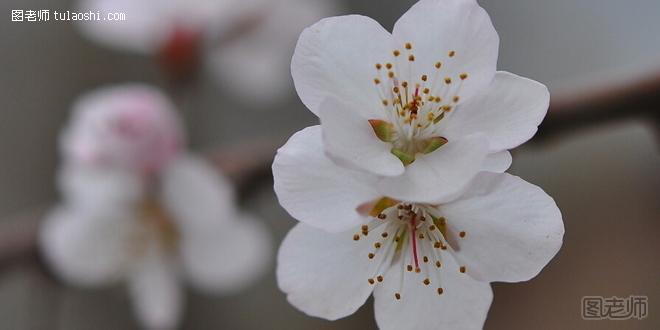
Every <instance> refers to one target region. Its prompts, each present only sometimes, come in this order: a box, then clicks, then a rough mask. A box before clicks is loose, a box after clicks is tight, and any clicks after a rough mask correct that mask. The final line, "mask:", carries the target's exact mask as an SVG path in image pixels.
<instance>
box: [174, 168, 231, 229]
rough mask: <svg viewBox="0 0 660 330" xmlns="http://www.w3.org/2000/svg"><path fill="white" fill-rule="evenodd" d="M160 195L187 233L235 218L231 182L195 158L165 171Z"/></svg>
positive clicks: (180, 226) (175, 219)
mask: <svg viewBox="0 0 660 330" xmlns="http://www.w3.org/2000/svg"><path fill="white" fill-rule="evenodd" d="M161 193H162V195H161V198H162V200H163V203H164V205H165V207H166V208H167V209H168V211H169V212H171V214H172V215H173V218H174V221H176V222H177V224H178V225H179V228H180V229H181V230H182V231H184V232H186V231H189V230H196V229H198V228H202V229H203V228H207V227H208V226H214V225H215V224H217V223H222V222H228V221H229V220H230V219H231V217H232V216H233V214H234V209H235V205H234V203H235V201H234V194H233V190H232V187H231V186H230V184H229V182H228V181H227V180H226V179H225V178H224V177H222V176H221V175H220V174H219V173H218V171H217V170H216V169H214V168H213V167H211V165H210V164H208V163H207V162H206V161H204V160H202V159H201V158H198V157H195V156H192V155H187V156H184V157H180V158H179V159H177V160H175V161H174V162H172V164H170V166H168V167H167V168H166V169H165V172H164V173H163V175H162V190H161Z"/></svg>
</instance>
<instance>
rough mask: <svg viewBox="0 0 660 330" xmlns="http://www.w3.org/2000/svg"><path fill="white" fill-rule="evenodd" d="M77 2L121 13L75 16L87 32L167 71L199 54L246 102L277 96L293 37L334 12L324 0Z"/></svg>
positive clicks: (286, 85)
mask: <svg viewBox="0 0 660 330" xmlns="http://www.w3.org/2000/svg"><path fill="white" fill-rule="evenodd" d="M78 7H79V10H80V11H88V10H92V11H93V12H97V11H98V12H100V13H101V15H106V14H107V13H126V20H125V21H103V20H102V21H83V22H81V23H82V25H81V27H82V31H83V33H84V34H85V35H87V36H89V37H90V38H92V39H94V40H96V41H99V42H101V43H104V44H106V45H108V46H111V47H115V48H120V49H124V50H129V51H136V52H141V53H145V54H155V55H158V56H160V57H161V59H162V60H164V61H165V64H167V65H169V66H175V67H176V66H179V67H180V68H174V69H175V70H181V69H189V67H190V66H192V65H195V63H196V62H198V61H199V60H200V58H199V57H200V56H204V57H205V58H206V59H207V60H208V64H209V65H210V69H211V70H212V71H214V72H215V73H217V75H216V76H217V77H218V79H219V81H220V82H221V83H222V85H223V87H224V88H227V89H228V90H229V91H230V92H232V93H238V95H240V96H241V99H242V100H244V101H247V102H255V101H257V102H258V101H266V100H270V99H271V98H273V97H276V96H283V95H285V94H286V92H288V91H289V90H290V87H291V83H290V78H289V71H288V68H289V61H290V59H291V54H292V49H293V47H294V46H295V42H296V38H297V37H298V35H299V34H300V32H301V31H302V29H303V28H304V27H306V26H308V25H310V24H312V23H313V22H315V21H317V20H319V19H320V18H322V17H324V16H327V15H329V14H332V13H336V12H337V9H336V8H335V3H334V1H332V0H164V1H163V0H143V1H133V0H81V1H80V2H79V5H78ZM202 53H204V54H202Z"/></svg>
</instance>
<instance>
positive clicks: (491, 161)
mask: <svg viewBox="0 0 660 330" xmlns="http://www.w3.org/2000/svg"><path fill="white" fill-rule="evenodd" d="M511 161H512V158H511V153H510V152H508V151H506V150H504V151H500V152H496V153H492V154H490V155H488V156H487V157H486V160H485V161H484V164H483V166H482V168H481V170H482V171H488V172H495V173H503V172H505V171H506V170H508V169H509V167H511Z"/></svg>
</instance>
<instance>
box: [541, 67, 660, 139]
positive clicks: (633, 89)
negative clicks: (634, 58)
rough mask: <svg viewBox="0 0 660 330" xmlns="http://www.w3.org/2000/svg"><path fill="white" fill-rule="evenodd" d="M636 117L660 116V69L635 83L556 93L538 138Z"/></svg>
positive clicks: (552, 136)
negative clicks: (571, 92) (570, 92)
mask: <svg viewBox="0 0 660 330" xmlns="http://www.w3.org/2000/svg"><path fill="white" fill-rule="evenodd" d="M633 118H642V119H647V120H655V121H656V123H657V121H658V119H660V73H659V72H655V73H653V74H650V75H648V76H646V77H643V78H642V79H639V80H637V81H635V82H632V83H624V82H621V83H616V84H613V85H610V86H606V87H604V88H599V89H597V90H593V91H581V92H577V93H573V94H560V95H557V96H554V97H553V98H552V99H551V102H550V109H549V111H548V115H547V116H546V118H545V120H544V121H543V123H542V124H541V126H540V127H539V131H538V133H537V135H536V137H535V138H534V141H541V142H543V141H547V140H549V139H552V138H557V137H563V136H565V135H566V134H568V133H571V132H574V131H577V130H579V129H582V128H586V127H591V126H593V125H596V124H603V123H608V122H614V121H622V120H628V119H633Z"/></svg>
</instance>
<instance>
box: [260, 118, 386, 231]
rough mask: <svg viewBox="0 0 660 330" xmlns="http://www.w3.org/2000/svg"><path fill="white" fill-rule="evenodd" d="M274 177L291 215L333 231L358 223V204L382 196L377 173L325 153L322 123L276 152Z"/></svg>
mask: <svg viewBox="0 0 660 330" xmlns="http://www.w3.org/2000/svg"><path fill="white" fill-rule="evenodd" d="M273 177H274V180H275V193H276V194H277V198H278V199H279V202H280V204H281V205H282V207H284V209H286V210H287V212H289V214H291V216H293V217H294V218H296V219H298V220H299V221H302V222H304V223H306V224H308V225H310V226H314V227H317V228H321V229H324V230H328V231H331V232H340V231H344V230H347V229H349V228H352V227H355V226H357V225H359V224H360V223H361V217H360V215H359V214H358V213H357V211H356V209H357V207H358V206H359V205H360V204H362V203H365V202H369V201H372V200H374V199H376V198H379V197H381V195H380V194H379V193H378V192H377V191H375V190H374V186H375V180H376V177H375V176H372V175H369V174H368V173H363V172H357V171H355V170H351V169H347V168H344V167H340V166H337V165H336V164H335V163H334V162H332V160H330V159H329V158H328V157H327V156H326V155H325V154H324V152H323V142H322V138H321V127H320V126H312V127H308V128H305V129H303V130H302V131H299V132H298V133H296V134H294V135H293V136H292V137H291V138H290V139H289V141H288V142H287V143H286V144H285V145H284V146H283V147H282V148H280V149H279V150H278V151H277V155H276V156H275V161H274V162H273Z"/></svg>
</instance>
